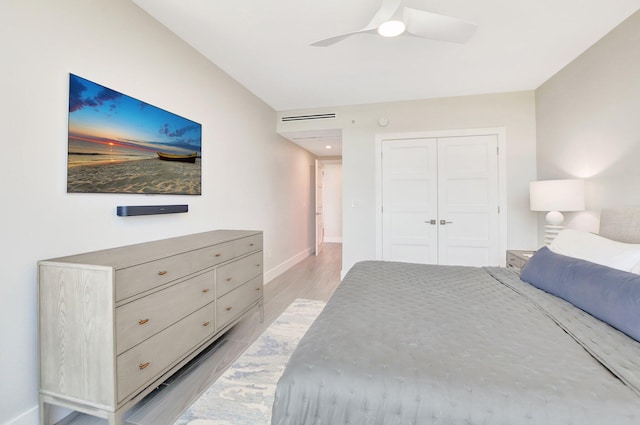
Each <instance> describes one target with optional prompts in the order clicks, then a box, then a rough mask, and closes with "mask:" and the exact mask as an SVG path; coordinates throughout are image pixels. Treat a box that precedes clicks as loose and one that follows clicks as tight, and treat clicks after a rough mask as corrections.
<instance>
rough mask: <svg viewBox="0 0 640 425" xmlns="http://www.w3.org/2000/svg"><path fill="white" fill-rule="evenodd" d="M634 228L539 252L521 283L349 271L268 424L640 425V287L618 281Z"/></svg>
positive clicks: (299, 353)
mask: <svg viewBox="0 0 640 425" xmlns="http://www.w3.org/2000/svg"><path fill="white" fill-rule="evenodd" d="M629 214H631V215H630V216H629ZM638 229H640V210H633V211H631V212H629V211H628V210H624V211H619V210H606V211H603V212H602V215H601V232H600V233H601V236H604V237H600V236H596V235H583V234H580V235H578V237H577V238H575V237H574V238H573V239H572V238H571V237H567V238H566V240H565V242H566V243H565V245H564V246H562V244H560V243H558V246H557V248H556V249H554V250H553V251H552V250H551V249H549V248H551V247H549V248H546V247H545V248H542V249H541V250H539V251H538V252H536V254H535V255H534V256H533V257H532V258H531V260H530V261H529V262H528V263H527V265H526V266H525V267H524V268H523V270H522V274H521V275H518V274H517V273H516V272H514V271H512V270H510V269H505V268H500V267H484V268H476V267H463V266H433V265H419V264H409V263H396V262H378V261H365V262H361V263H358V264H356V265H355V266H354V267H353V268H352V269H351V270H350V271H349V273H348V274H347V276H345V279H344V280H343V282H342V283H341V284H340V286H339V287H338V289H337V290H336V292H335V294H334V295H333V297H332V298H331V299H330V300H329V302H328V303H327V305H326V307H325V309H324V310H323V312H322V313H321V314H320V316H319V317H318V319H317V320H316V321H315V322H314V324H313V325H312V326H311V328H310V329H309V331H308V332H307V333H306V334H305V336H304V337H303V338H302V340H301V341H300V343H299V345H298V347H297V348H296V350H295V351H294V353H293V355H292V357H291V359H290V361H289V363H288V364H287V367H286V369H285V371H284V373H283V375H282V377H281V378H280V380H279V382H278V385H277V389H276V397H275V401H274V405H273V410H272V422H271V423H272V425H346V424H349V425H365V424H366V425H375V424H378V425H400V424H402V425H410V424H411V425H415V424H424V425H436V424H443V425H444V424H447V425H457V424H461V425H462V424H465V425H480V424H483V425H485V424H486V425H498V424H504V425H506V424H509V425H519V424H527V425H538V424H540V425H543V424H544V425H555V424H574V425H578V424H579V425H590V424H594V425H595V424H599V425H600V424H613V425H626V424H629V425H631V424H634V425H637V424H639V423H640V343H638V341H637V340H638V339H640V275H638V274H634V273H632V272H631V271H630V270H627V269H624V268H623V267H627V268H628V269H630V268H631V266H629V264H631V263H633V262H634V261H635V260H636V259H638V260H640V245H636V243H638V242H640V235H639V234H638ZM610 235H613V236H614V237H615V238H617V239H621V238H622V237H623V238H625V242H626V243H622V242H614V241H613V240H609V239H608V238H606V236H610ZM620 235H623V236H622V237H620ZM574 236H575V235H574ZM581 238H583V239H584V240H586V241H587V242H585V241H584V240H583V239H581ZM590 238H598V240H597V241H592V240H591V239H590ZM559 239H561V238H560V237H559ZM576 241H577V243H576ZM591 242H594V243H595V245H594V246H595V247H596V248H597V249H591V250H590V248H589V246H590V245H589V244H590V243H591ZM554 243H555V241H554ZM602 243H604V245H598V244H602ZM602 246H605V248H602ZM567 247H568V248H567ZM574 247H575V249H574ZM562 249H565V250H569V251H571V250H572V249H574V250H575V252H570V254H571V255H573V256H569V255H565V254H559V253H557V252H556V251H558V250H559V251H562ZM590 256H591V257H590ZM598 257H600V258H598ZM605 257H606V258H605ZM594 261H596V262H594ZM607 261H609V262H610V263H611V264H610V263H607ZM618 263H624V264H623V265H619V264H618ZM638 264H639V265H640V261H638Z"/></svg>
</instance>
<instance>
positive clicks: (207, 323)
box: [202, 322, 211, 326]
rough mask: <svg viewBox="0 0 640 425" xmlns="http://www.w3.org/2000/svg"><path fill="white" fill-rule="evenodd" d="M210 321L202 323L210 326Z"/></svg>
mask: <svg viewBox="0 0 640 425" xmlns="http://www.w3.org/2000/svg"><path fill="white" fill-rule="evenodd" d="M210 323H211V322H204V323H203V324H202V326H209V324H210Z"/></svg>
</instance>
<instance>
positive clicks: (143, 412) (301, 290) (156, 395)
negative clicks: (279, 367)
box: [73, 244, 342, 425]
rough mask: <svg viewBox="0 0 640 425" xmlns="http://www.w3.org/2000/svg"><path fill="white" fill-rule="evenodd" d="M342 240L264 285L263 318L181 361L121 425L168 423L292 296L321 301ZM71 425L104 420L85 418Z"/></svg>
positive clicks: (249, 320) (335, 275)
mask: <svg viewBox="0 0 640 425" xmlns="http://www.w3.org/2000/svg"><path fill="white" fill-rule="evenodd" d="M341 262H342V244H325V246H324V250H323V251H322V252H321V253H320V255H319V256H315V255H312V256H310V257H307V258H306V259H305V260H303V261H302V262H300V263H298V264H297V265H295V266H294V267H292V268H291V269H289V270H288V271H286V272H285V273H283V274H282V275H280V276H278V277H276V278H275V279H273V280H272V281H271V282H269V283H268V284H267V285H266V286H265V288H264V301H265V302H264V311H265V317H264V322H263V323H260V318H259V314H258V312H257V311H256V312H255V313H254V314H252V315H249V316H248V317H246V318H245V319H243V320H242V321H240V322H239V323H238V324H237V325H236V326H234V327H233V328H232V329H231V330H230V331H229V332H227V333H226V334H225V335H224V336H222V337H221V338H220V339H219V340H218V341H216V342H215V343H214V344H213V345H212V346H211V347H210V348H209V349H207V350H206V351H205V352H204V353H202V354H201V355H200V356H199V357H197V358H196V359H194V360H193V361H192V362H191V363H190V364H188V365H186V366H185V367H184V368H183V369H182V370H181V371H180V372H178V373H177V374H176V375H175V376H174V377H172V378H170V379H169V381H168V382H166V383H165V384H163V385H162V386H161V387H160V388H158V390H156V391H154V392H153V393H151V394H150V395H149V396H148V397H146V398H145V399H144V400H142V401H141V402H140V403H138V405H136V406H135V407H134V408H133V409H131V410H130V411H129V412H128V413H127V414H126V415H125V424H126V425H165V424H166V425H171V424H173V422H174V421H175V420H176V419H177V418H178V417H179V416H180V415H181V414H182V412H183V411H184V410H185V409H186V408H187V407H188V406H189V405H191V403H193V402H194V401H195V400H196V399H197V398H198V396H199V395H200V394H201V393H202V392H204V391H205V390H206V389H207V388H208V387H209V386H210V385H211V384H212V383H213V382H215V380H216V379H217V378H218V377H220V375H222V373H224V371H225V370H226V369H227V368H228V367H229V366H230V365H231V364H232V363H233V361H234V360H235V359H236V358H237V357H238V356H240V354H242V352H243V351H244V350H245V349H246V348H247V347H248V346H249V345H251V343H253V342H254V341H255V340H256V339H257V338H258V336H259V335H260V334H261V333H262V332H263V331H264V330H265V329H266V328H267V327H268V326H269V325H270V324H271V323H272V322H273V321H274V320H275V319H276V318H277V317H278V316H279V315H280V314H281V313H282V312H283V311H284V310H285V309H286V308H287V307H288V306H289V305H290V304H291V303H292V302H293V301H294V300H295V299H296V298H306V299H313V300H321V301H327V300H328V299H329V297H331V295H332V294H333V292H334V291H335V289H336V287H337V286H338V284H339V283H340V270H341ZM85 420H86V422H85V421H83V422H79V421H77V420H76V421H74V422H73V425H94V424H100V423H104V422H105V421H101V420H96V419H95V418H89V417H85Z"/></svg>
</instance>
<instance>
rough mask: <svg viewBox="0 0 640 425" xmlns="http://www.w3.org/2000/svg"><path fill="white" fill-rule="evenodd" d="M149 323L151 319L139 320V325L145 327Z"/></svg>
mask: <svg viewBox="0 0 640 425" xmlns="http://www.w3.org/2000/svg"><path fill="white" fill-rule="evenodd" d="M148 321H149V319H140V320H138V324H139V325H144V324H145V323H147V322H148Z"/></svg>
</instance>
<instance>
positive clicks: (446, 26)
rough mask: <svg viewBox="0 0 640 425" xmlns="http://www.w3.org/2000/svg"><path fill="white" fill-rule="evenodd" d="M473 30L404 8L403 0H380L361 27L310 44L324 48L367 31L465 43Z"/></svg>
mask: <svg viewBox="0 0 640 425" xmlns="http://www.w3.org/2000/svg"><path fill="white" fill-rule="evenodd" d="M475 30H476V25H475V24H472V23H469V22H465V21H462V20H460V19H456V18H452V17H449V16H445V15H439V14H437V13H432V12H427V11H426V10H420V9H414V8H411V7H406V6H404V5H403V0H382V4H381V5H380V9H378V11H377V12H376V13H375V15H373V18H372V19H371V21H370V22H369V23H368V24H367V25H366V26H365V27H364V28H362V29H359V30H357V31H351V32H348V33H345V34H340V35H336V36H334V37H330V38H326V39H324V40H320V41H316V42H315V43H312V44H311V45H312V46H316V47H327V46H331V45H332V44H335V43H337V42H339V41H342V40H344V39H345V38H347V37H350V36H352V35H355V34H367V33H369V34H373V33H378V34H380V35H382V36H384V37H395V36H398V35H410V36H415V37H420V38H428V39H432V40H439V41H448V42H451V43H464V42H466V41H467V40H468V39H469V38H470V37H471V36H472V35H473V33H474V32H475Z"/></svg>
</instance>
